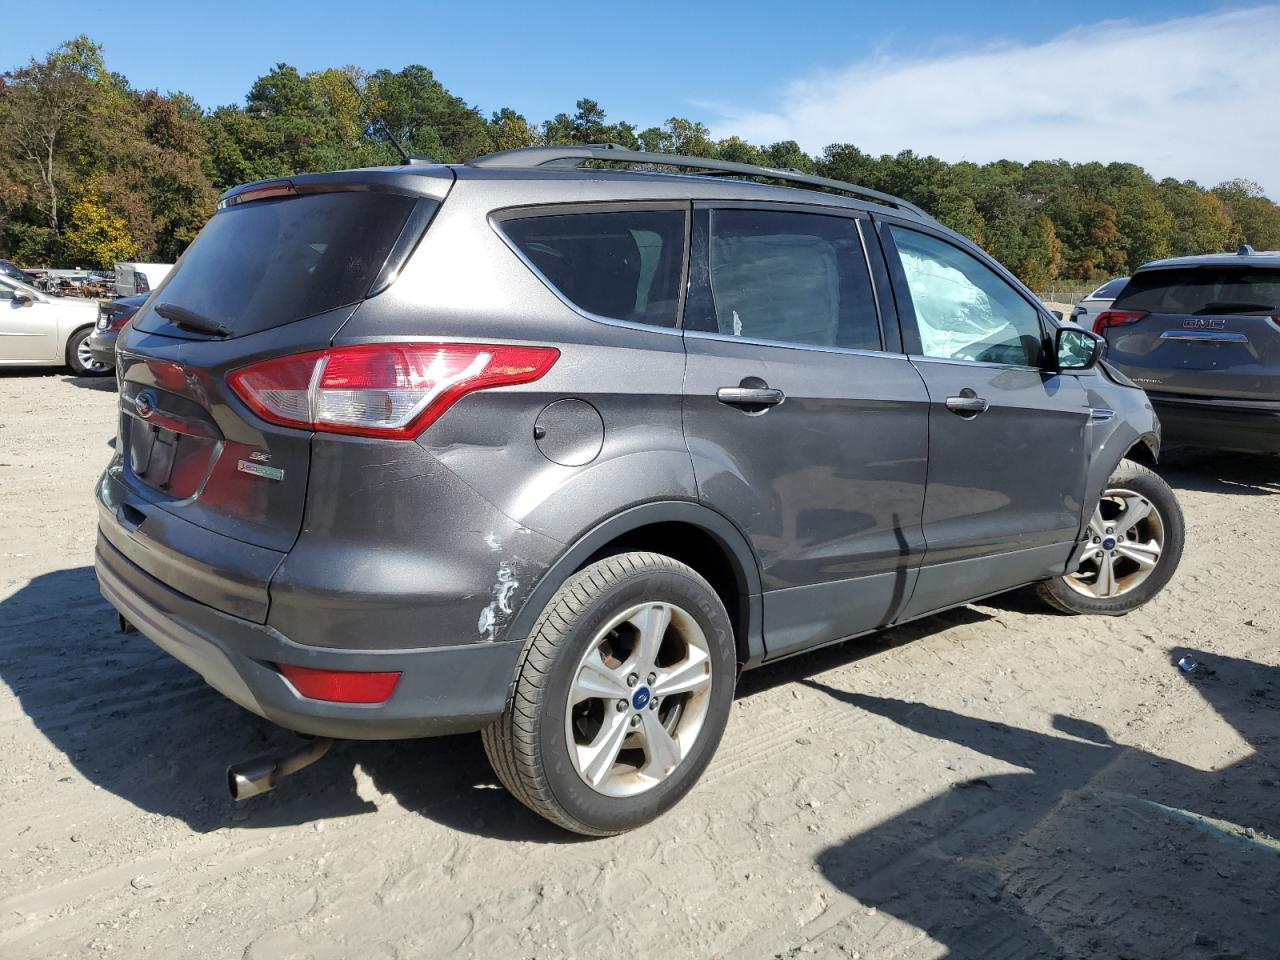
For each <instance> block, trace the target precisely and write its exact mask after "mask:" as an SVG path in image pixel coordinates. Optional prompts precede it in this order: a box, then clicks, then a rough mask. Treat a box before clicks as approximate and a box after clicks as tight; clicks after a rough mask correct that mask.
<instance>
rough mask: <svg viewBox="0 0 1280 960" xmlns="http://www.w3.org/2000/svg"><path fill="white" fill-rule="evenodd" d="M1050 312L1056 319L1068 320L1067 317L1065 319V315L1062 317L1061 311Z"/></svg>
mask: <svg viewBox="0 0 1280 960" xmlns="http://www.w3.org/2000/svg"><path fill="white" fill-rule="evenodd" d="M1049 312H1050V313H1052V314H1053V315H1054V316H1055V317H1057V318H1058V319H1059V320H1065V319H1066V318H1065V317H1063V315H1062V311H1061V310H1050V311H1049Z"/></svg>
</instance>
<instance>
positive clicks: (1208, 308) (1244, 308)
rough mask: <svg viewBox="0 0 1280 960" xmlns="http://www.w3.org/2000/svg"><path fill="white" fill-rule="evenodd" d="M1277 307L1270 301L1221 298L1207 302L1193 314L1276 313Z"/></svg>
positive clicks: (1197, 315)
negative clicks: (1239, 300) (1254, 301)
mask: <svg viewBox="0 0 1280 960" xmlns="http://www.w3.org/2000/svg"><path fill="white" fill-rule="evenodd" d="M1276 309H1277V308H1276V307H1273V306H1272V305H1271V304H1269V303H1237V302H1236V301H1234V300H1220V301H1218V302H1215V303H1206V304H1205V305H1204V306H1203V307H1201V308H1200V309H1199V310H1197V311H1196V312H1195V313H1194V314H1192V316H1196V317H1202V316H1204V315H1205V314H1209V313H1275V312H1276Z"/></svg>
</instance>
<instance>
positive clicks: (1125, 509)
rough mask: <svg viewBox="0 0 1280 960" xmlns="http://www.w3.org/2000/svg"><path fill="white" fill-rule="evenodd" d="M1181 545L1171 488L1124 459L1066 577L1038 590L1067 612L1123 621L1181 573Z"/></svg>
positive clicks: (1177, 510)
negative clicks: (1125, 615)
mask: <svg viewBox="0 0 1280 960" xmlns="http://www.w3.org/2000/svg"><path fill="white" fill-rule="evenodd" d="M1182 544H1183V522H1182V508H1181V507H1179V506H1178V500H1177V497H1175V496H1174V494H1173V491H1172V490H1171V489H1170V488H1169V485H1168V484H1167V483H1165V482H1164V481H1163V480H1161V479H1160V477H1158V476H1157V475H1156V474H1155V473H1153V472H1152V471H1150V470H1148V469H1147V468H1146V467H1144V466H1142V465H1141V464H1138V463H1134V462H1133V461H1131V460H1122V461H1121V462H1120V466H1118V467H1117V468H1116V470H1115V472H1114V473H1113V474H1111V477H1110V479H1108V481H1107V488H1106V490H1105V491H1104V492H1103V494H1102V497H1101V498H1100V499H1099V501H1098V504H1097V506H1096V507H1095V508H1094V511H1093V516H1092V518H1091V519H1090V520H1089V529H1088V535H1087V536H1086V538H1085V539H1084V540H1083V541H1082V542H1081V543H1080V544H1079V545H1078V546H1077V547H1076V552H1075V554H1074V555H1073V556H1072V558H1071V562H1070V563H1069V564H1068V565H1067V569H1068V573H1067V574H1066V575H1065V576H1062V577H1058V578H1056V579H1053V580H1046V581H1045V582H1043V583H1041V584H1039V585H1038V587H1037V589H1038V592H1039V593H1040V596H1041V597H1042V598H1043V599H1044V600H1046V601H1047V602H1048V603H1049V604H1050V605H1052V606H1054V607H1056V608H1057V609H1059V610H1061V611H1063V612H1064V613H1099V614H1107V615H1110V616H1120V615H1121V614H1125V613H1129V612H1130V611H1132V610H1136V609H1138V607H1141V606H1142V605H1143V604H1145V603H1146V602H1147V601H1149V600H1150V599H1151V598H1152V597H1154V596H1155V595H1156V594H1157V593H1159V592H1160V591H1161V590H1162V589H1163V588H1164V585H1165V584H1167V583H1168V582H1169V579H1170V578H1171V577H1172V576H1173V574H1174V571H1176V570H1177V569H1178V561H1179V560H1180V559H1181V558H1182Z"/></svg>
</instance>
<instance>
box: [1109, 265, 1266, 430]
mask: <svg viewBox="0 0 1280 960" xmlns="http://www.w3.org/2000/svg"><path fill="white" fill-rule="evenodd" d="M1094 331H1095V332H1096V333H1098V334H1100V335H1102V336H1104V337H1106V339H1107V341H1108V343H1109V344H1110V349H1109V352H1108V356H1109V357H1110V358H1111V359H1112V361H1113V362H1114V363H1115V364H1116V366H1118V367H1119V368H1120V369H1121V370H1123V371H1124V372H1125V373H1126V374H1128V375H1129V376H1130V377H1131V378H1132V379H1133V380H1134V381H1136V382H1137V383H1139V384H1141V385H1142V386H1143V387H1145V388H1146V390H1147V394H1148V395H1149V396H1150V397H1151V400H1152V403H1154V404H1155V408H1156V410H1157V412H1158V413H1159V414H1160V420H1161V422H1162V423H1163V424H1164V426H1165V433H1166V435H1167V439H1168V440H1169V442H1171V443H1174V442H1176V443H1185V444H1189V445H1192V446H1198V447H1211V448H1216V449H1219V450H1237V451H1242V452H1246V453H1280V251H1272V252H1267V253H1255V252H1254V250H1253V248H1252V247H1249V246H1242V247H1241V248H1240V249H1239V250H1238V251H1237V252H1236V253H1234V254H1231V253H1218V254H1208V255H1205V256H1199V257H1172V258H1170V259H1168V260H1157V261H1155V262H1154V263H1148V264H1146V265H1145V266H1143V267H1142V268H1141V269H1139V270H1138V271H1137V272H1136V273H1135V274H1134V275H1133V279H1132V280H1130V281H1129V284H1128V286H1126V287H1125V288H1124V291H1123V292H1122V293H1121V294H1120V295H1119V296H1118V297H1117V298H1116V301H1115V302H1114V303H1113V304H1112V305H1111V308H1110V309H1109V310H1107V311H1106V312H1104V313H1101V314H1099V315H1098V318H1097V320H1095V321H1094Z"/></svg>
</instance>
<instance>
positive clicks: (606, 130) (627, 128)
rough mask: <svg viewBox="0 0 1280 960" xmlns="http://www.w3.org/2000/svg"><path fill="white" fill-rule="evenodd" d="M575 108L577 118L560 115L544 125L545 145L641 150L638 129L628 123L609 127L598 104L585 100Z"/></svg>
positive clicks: (580, 101) (574, 115) (614, 124)
mask: <svg viewBox="0 0 1280 960" xmlns="http://www.w3.org/2000/svg"><path fill="white" fill-rule="evenodd" d="M574 106H575V107H576V108H577V112H576V113H574V114H573V116H570V115H569V114H567V113H558V114H556V115H555V117H553V118H552V119H550V120H548V121H547V122H546V123H544V124H543V125H542V140H543V142H544V143H549V144H585V143H616V144H618V145H620V146H623V147H626V148H627V149H629V150H637V149H639V148H640V145H641V144H640V139H639V137H637V136H636V128H635V127H634V126H633V125H632V124H629V123H625V122H624V123H612V124H610V123H605V112H604V109H603V108H602V107H601V106H600V104H598V103H597V102H596V101H594V100H590V99H588V98H586V97H583V98H582V99H581V100H579V101H578V102H577V103H576V104H575V105H574ZM655 129H656V128H655ZM646 132H647V131H646Z"/></svg>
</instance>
